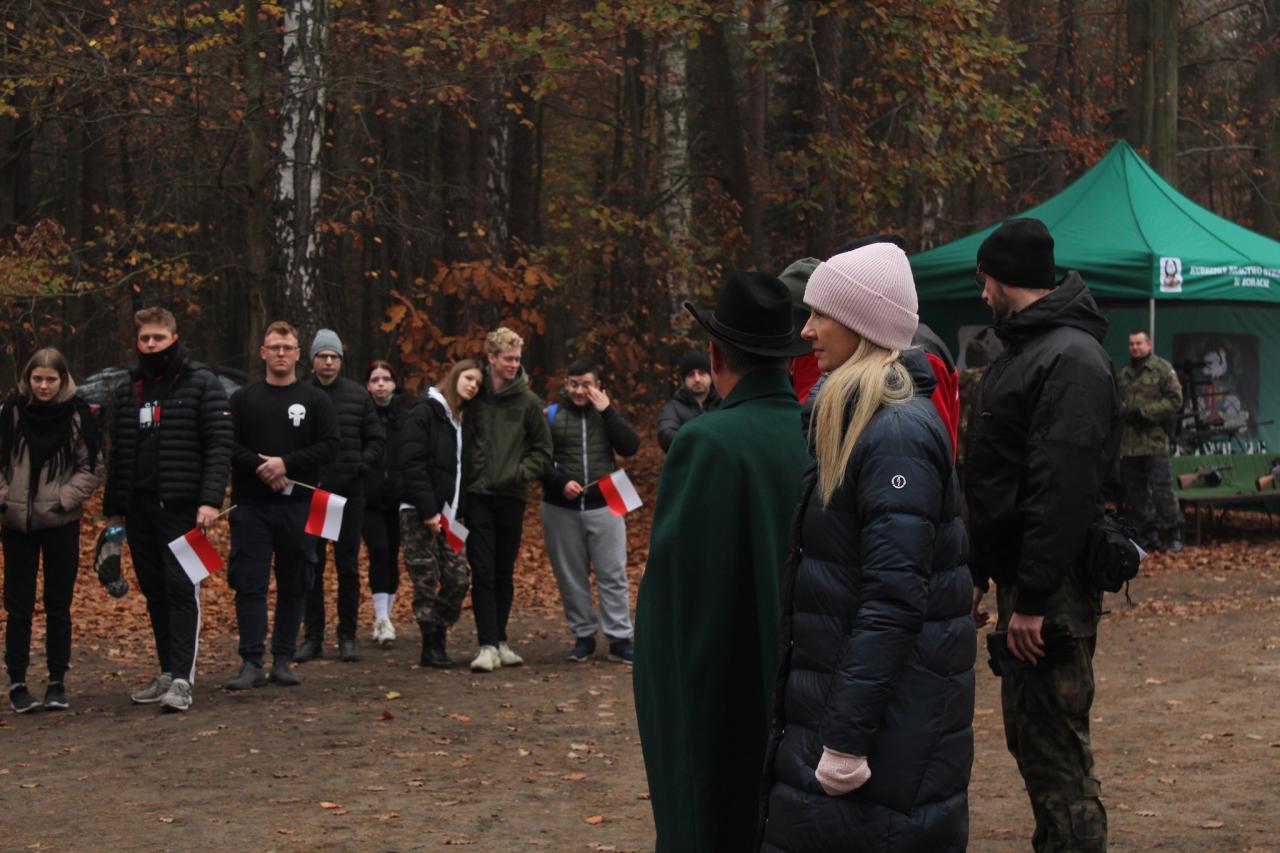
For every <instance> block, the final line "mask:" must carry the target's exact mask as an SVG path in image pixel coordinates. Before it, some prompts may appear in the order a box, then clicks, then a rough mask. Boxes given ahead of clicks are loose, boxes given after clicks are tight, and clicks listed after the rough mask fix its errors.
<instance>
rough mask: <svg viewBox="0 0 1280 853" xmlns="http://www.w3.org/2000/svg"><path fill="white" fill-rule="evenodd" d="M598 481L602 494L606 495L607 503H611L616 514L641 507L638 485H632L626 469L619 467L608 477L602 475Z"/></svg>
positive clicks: (610, 506)
mask: <svg viewBox="0 0 1280 853" xmlns="http://www.w3.org/2000/svg"><path fill="white" fill-rule="evenodd" d="M597 482H598V483H599V485H600V494H602V495H604V500H605V503H607V504H608V505H609V509H610V510H612V511H613V514H614V515H626V514H627V513H629V512H631V510H633V509H639V507H640V505H641V503H642V501H641V500H640V495H638V494H637V493H636V487H635V486H633V485H631V479H630V478H629V477H628V476H627V472H626V471H623V470H622V469H621V468H619V469H618V470H617V471H614V472H613V473H612V474H610V475H609V476H608V477H601V478H600V479H599V480H598V481H597Z"/></svg>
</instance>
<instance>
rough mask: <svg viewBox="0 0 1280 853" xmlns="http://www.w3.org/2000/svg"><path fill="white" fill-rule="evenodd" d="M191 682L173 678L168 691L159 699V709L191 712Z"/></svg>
mask: <svg viewBox="0 0 1280 853" xmlns="http://www.w3.org/2000/svg"><path fill="white" fill-rule="evenodd" d="M191 701H192V700H191V682H189V681H187V680H186V679H185V678H175V679H174V680H173V682H172V683H171V684H170V685H169V690H168V692H167V693H165V694H164V695H163V696H161V697H160V707H162V708H168V709H169V710H170V711H190V710H191Z"/></svg>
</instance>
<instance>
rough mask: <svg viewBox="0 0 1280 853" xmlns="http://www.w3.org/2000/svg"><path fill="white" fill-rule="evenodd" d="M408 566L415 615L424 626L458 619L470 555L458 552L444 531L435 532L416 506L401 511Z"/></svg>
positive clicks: (405, 563) (438, 624)
mask: <svg viewBox="0 0 1280 853" xmlns="http://www.w3.org/2000/svg"><path fill="white" fill-rule="evenodd" d="M400 537H401V542H402V547H403V553H404V565H405V568H407V569H408V570H409V579H410V580H411V581H412V582H413V616H414V618H415V619H417V620H418V624H419V625H421V626H423V628H448V627H449V626H451V625H453V623H455V622H457V621H458V615H459V614H460V613H461V612H462V599H463V598H465V597H466V595H467V558H466V557H465V556H464V555H463V554H455V553H454V552H453V549H452V548H450V547H449V545H448V543H447V542H445V538H444V534H443V533H432V532H431V530H430V528H428V527H427V526H426V525H425V524H423V523H422V521H421V519H419V518H418V511H417V510H416V509H411V508H410V509H402V510H400Z"/></svg>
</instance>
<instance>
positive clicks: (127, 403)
mask: <svg viewBox="0 0 1280 853" xmlns="http://www.w3.org/2000/svg"><path fill="white" fill-rule="evenodd" d="M181 345H182V344H181V343H175V344H174V346H181ZM176 358H177V365H178V366H177V368H176V370H175V378H174V381H173V383H172V385H171V386H170V387H169V389H168V391H167V392H166V393H165V395H164V398H163V400H162V402H161V412H162V413H163V417H162V418H161V421H160V430H159V447H158V449H157V461H158V463H159V464H158V471H157V477H158V483H159V497H160V501H161V502H162V503H165V504H190V505H199V506H215V507H220V506H222V501H223V496H224V493H225V492H226V488H227V477H228V476H230V472H231V448H232V444H233V443H234V440H235V429H234V427H233V426H232V423H231V407H230V405H229V403H228V402H227V392H226V390H225V389H224V388H223V387H222V382H221V381H219V380H218V377H217V376H215V375H214V373H213V371H211V370H209V369H208V368H207V367H205V366H204V365H203V364H200V363H199V362H197V361H192V360H191V359H190V358H189V357H188V356H187V355H186V353H185V352H180V353H178V354H177V356H176ZM141 381H142V374H141V373H140V372H138V370H137V369H136V368H135V369H134V371H133V372H132V373H131V374H130V378H129V380H128V381H126V382H123V383H121V384H120V385H119V386H118V387H117V388H116V390H115V392H114V394H113V395H112V400H111V409H110V412H109V414H108V416H107V423H108V426H109V429H110V431H111V434H110V451H109V455H108V461H107V486H106V490H105V492H104V494H103V499H102V512H103V514H104V515H108V516H112V515H128V513H129V510H130V508H131V506H132V503H133V494H134V488H133V477H134V467H135V464H134V454H135V451H136V449H137V442H138V407H139V405H140V402H139V399H138V392H137V387H138V383H139V382H141Z"/></svg>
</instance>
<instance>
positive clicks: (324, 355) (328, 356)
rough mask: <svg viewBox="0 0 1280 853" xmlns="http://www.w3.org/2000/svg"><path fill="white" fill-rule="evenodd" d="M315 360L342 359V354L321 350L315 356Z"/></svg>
mask: <svg viewBox="0 0 1280 853" xmlns="http://www.w3.org/2000/svg"><path fill="white" fill-rule="evenodd" d="M316 361H342V356H340V355H334V354H333V353H331V352H322V353H320V354H319V355H318V356H316Z"/></svg>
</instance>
